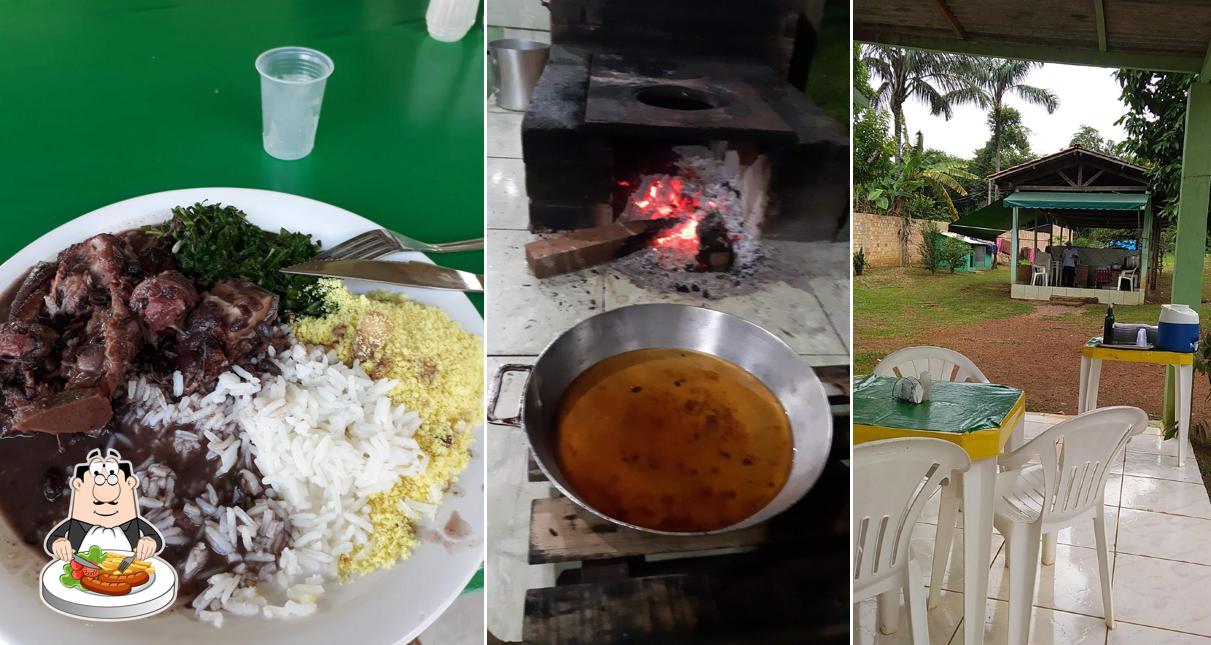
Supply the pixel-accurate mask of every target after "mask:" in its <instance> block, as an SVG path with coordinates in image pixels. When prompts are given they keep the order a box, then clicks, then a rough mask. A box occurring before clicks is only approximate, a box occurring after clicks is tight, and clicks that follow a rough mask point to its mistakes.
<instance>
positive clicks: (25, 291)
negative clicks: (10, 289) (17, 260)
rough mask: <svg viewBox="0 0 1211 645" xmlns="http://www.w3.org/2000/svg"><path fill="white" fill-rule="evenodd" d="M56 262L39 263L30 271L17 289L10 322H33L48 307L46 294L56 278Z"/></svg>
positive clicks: (9, 317)
mask: <svg viewBox="0 0 1211 645" xmlns="http://www.w3.org/2000/svg"><path fill="white" fill-rule="evenodd" d="M55 268H56V264H55V263H54V262H39V263H38V264H36V265H34V268H32V269H30V271H29V273H28V274H26V276H25V281H24V282H22V283H21V286H20V287H18V288H17V293H16V295H14V296H13V301H12V303H11V304H10V306H9V310H8V319H9V320H33V319H34V318H35V317H37V315H38V314H39V313H41V312H42V307H43V306H45V305H46V301H45V299H46V294H47V293H50V283H51V280H53V279H54V278H55Z"/></svg>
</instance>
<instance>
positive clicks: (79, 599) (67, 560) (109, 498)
mask: <svg viewBox="0 0 1211 645" xmlns="http://www.w3.org/2000/svg"><path fill="white" fill-rule="evenodd" d="M138 487H139V480H138V478H137V477H135V475H134V470H133V468H132V467H131V463H130V462H129V461H124V460H123V459H122V457H121V455H119V454H118V452H117V451H116V450H107V451H106V452H105V453H104V454H103V453H102V452H101V451H100V450H93V451H92V452H90V453H88V456H87V457H86V458H85V463H82V464H76V468H75V471H74V472H73V474H72V479H71V510H70V516H69V517H67V518H66V519H64V520H63V521H62V522H60V523H59V524H58V525H56V526H55V528H53V529H51V532H50V533H49V534H48V535H47V536H46V542H45V548H46V552H47V554H49V555H50V556H51V557H52V558H54V560H53V561H52V562H51V563H50V564H48V565H46V567H45V568H43V569H42V585H41V587H42V591H41V593H42V601H43V602H44V603H46V606H48V607H50V608H51V609H54V610H55V611H57V612H59V613H61V614H64V615H67V616H71V617H74V618H81V619H84V620H132V619H135V618H144V617H147V616H151V615H152V614H155V613H158V612H160V611H163V610H164V609H167V608H169V607H170V606H172V603H173V601H174V600H175V599H176V597H177V574H176V571H175V570H174V569H173V567H172V565H170V564H168V563H167V562H165V561H164V560H161V559H160V558H158V557H156V554H157V553H159V552H160V551H161V550H162V549H163V548H164V537H163V536H162V535H160V532H159V530H157V529H156V527H155V526H153V525H152V524H151V523H149V522H148V521H147V520H144V519H143V518H142V517H140V516H139V500H138V492H137V490H138Z"/></svg>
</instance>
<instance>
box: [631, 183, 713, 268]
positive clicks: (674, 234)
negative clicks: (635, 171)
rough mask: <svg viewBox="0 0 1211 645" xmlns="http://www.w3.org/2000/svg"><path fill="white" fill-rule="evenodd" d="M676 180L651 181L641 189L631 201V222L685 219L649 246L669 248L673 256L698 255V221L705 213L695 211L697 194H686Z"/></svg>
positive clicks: (683, 186)
mask: <svg viewBox="0 0 1211 645" xmlns="http://www.w3.org/2000/svg"><path fill="white" fill-rule="evenodd" d="M686 188H687V187H686V183H685V181H684V180H683V179H682V178H680V177H669V178H668V179H665V180H662V179H659V178H652V179H650V180H649V182H648V183H647V186H646V188H645V189H644V190H639V191H636V193H637V195H636V196H633V197H632V198H631V205H632V206H633V211H634V213H635V219H670V218H677V219H685V220H686V221H685V222H682V223H680V224H677V225H675V226H674V227H673V228H671V229H669V231H668V232H667V233H665V234H664V235H662V236H660V237H657V238H656V239H655V240H653V241H652V244H653V245H654V246H657V247H661V248H669V249H671V250H673V251H675V252H676V254H677V255H681V256H686V257H693V256H694V254H696V253H697V252H698V245H699V239H698V222H699V221H701V220H702V218H703V217H704V216H705V213H704V212H702V211H701V210H700V209H699V204H698V197H697V195H693V194H689V193H688V192H687V190H686Z"/></svg>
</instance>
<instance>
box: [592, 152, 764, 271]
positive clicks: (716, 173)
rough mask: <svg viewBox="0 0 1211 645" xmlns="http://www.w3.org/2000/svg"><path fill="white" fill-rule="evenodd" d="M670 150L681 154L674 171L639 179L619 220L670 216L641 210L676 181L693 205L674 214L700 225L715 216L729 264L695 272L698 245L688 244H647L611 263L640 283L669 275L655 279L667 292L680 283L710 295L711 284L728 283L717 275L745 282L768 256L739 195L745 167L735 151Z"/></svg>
mask: <svg viewBox="0 0 1211 645" xmlns="http://www.w3.org/2000/svg"><path fill="white" fill-rule="evenodd" d="M674 151H675V152H677V154H678V156H679V159H678V161H677V163H676V166H677V172H676V173H674V174H665V173H656V174H649V175H642V176H641V177H640V183H639V186H638V187H637V188H636V190H635V191H634V192H633V193H632V197H631V198H630V199H629V200H628V202H627V206H626V208H625V209H624V210H623V213H622V215H621V217H620V219H621V220H622V221H637V220H647V219H652V217H653V215H654V214H655V215H668V214H667V213H666V214H659V213H653V212H652V210H651V209H650V208H647V209H645V206H646V201H647V200H646V199H645V198H646V197H647V196H649V195H650V194H651V191H652V187H653V186H657V187H658V188H657V191H656V193H657V194H658V195H666V194H668V192H669V191H670V188H669V186H671V185H673V184H674V182H680V185H681V191H680V193H681V194H682V195H684V196H685V197H686V198H687V199H686V200H684V202H688V201H689V199H688V198H692V199H693V203H695V204H696V206H693V207H689V206H686V207H684V208H682V209H680V210H679V212H676V213H673V214H672V215H673V216H676V217H688V218H690V219H693V220H696V221H699V222H701V221H702V219H703V218H705V217H706V216H707V215H708V214H709V213H711V212H716V213H718V214H719V216H720V217H721V218H722V220H723V223H724V226H725V227H726V229H727V231H728V239H729V240H730V243H731V249H732V254H733V262H732V266H731V268H730V270H728V271H716V272H711V271H705V272H704V271H695V270H693V268H694V266H695V264H696V263H697V257H696V256H697V247H694V246H693V245H687V244H673V245H661V246H656V245H650V246H648V247H647V248H645V249H643V250H641V251H639V252H637V253H633V254H631V255H629V256H626V257H624V258H622V259H620V260H617V261H615V263H614V266H616V267H618V269H619V270H621V271H622V272H624V273H626V274H628V275H631V276H633V277H635V278H637V279H641V280H647V279H648V278H649V277H650V276H653V275H656V274H659V273H671V274H674V276H673V277H672V279H671V280H657V281H658V282H666V283H667V284H668V286H669V288H676V287H677V286H678V285H681V284H685V285H687V287H688V286H689V285H697V286H698V291H699V292H701V291H702V290H703V289H706V290H707V291H710V290H711V287H712V286H714V287H715V288H716V289H720V287H722V283H721V281H722V280H726V279H727V278H720V276H721V275H722V276H727V277H728V278H732V279H734V281H741V282H743V281H747V280H748V279H750V278H751V277H752V276H753V275H754V274H756V273H757V272H758V270H759V268H760V265H761V263H762V262H763V260H764V259H765V256H766V253H765V251H764V249H763V245H762V244H761V241H760V239H759V236H760V218H750V217H747V215H746V213H745V210H744V199H743V196H742V195H741V192H740V188H741V186H742V185H743V184H744V181H743V172H744V169H743V168H742V167H741V166H740V163H739V157H738V155H737V154H736V153H735V152H734V151H727V152H724V153H723V154H719V155H717V154H715V153H714V152H712V151H711V150H710V149H708V148H706V147H703V146H679V147H677V148H674ZM750 201H751V200H750ZM641 204H643V205H644V206H641ZM662 235H663V234H662Z"/></svg>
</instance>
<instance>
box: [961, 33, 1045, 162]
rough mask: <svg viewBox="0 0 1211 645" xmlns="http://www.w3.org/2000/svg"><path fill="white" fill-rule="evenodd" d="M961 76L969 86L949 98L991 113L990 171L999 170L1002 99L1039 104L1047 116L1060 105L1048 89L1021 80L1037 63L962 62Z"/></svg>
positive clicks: (991, 59)
mask: <svg viewBox="0 0 1211 645" xmlns="http://www.w3.org/2000/svg"><path fill="white" fill-rule="evenodd" d="M962 61H963V63H962V67H963V68H964V70H963V72H962V73H963V75H964V76H965V77H967V78H969V79H971V86H970V87H968V88H965V89H963V90H960V91H959V92H957V93H956V94H955V96H954V97H952V100H954V101H968V102H974V103H977V104H979V105H980V107H982V108H985V109H987V110H989V111H990V117H991V118H990V124H991V126H992V142H993V151H994V154H993V171H994V172H1000V171H1001V151H1002V149H1003V147H1004V142H1003V138H1002V135H1003V134H1004V130H1003V129H1002V128H1003V122H1004V114H1003V112H1004V111H1005V109H1006V108H1007V107H1008V106H1007V105H1005V99H1006V98H1007V97H1008V96H1009V94H1011V93H1012V94H1016V95H1017V97H1018V98H1019V99H1021V100H1023V101H1025V102H1027V103H1029V104H1031V105H1041V106H1043V107H1044V108H1046V109H1047V113H1048V114H1051V113H1053V112H1055V110H1056V108H1057V107H1059V105H1060V100H1059V98H1058V97H1057V96H1056V95H1055V92H1052V91H1051V90H1048V89H1045V88H1041V87H1035V86H1033V85H1027V84H1025V83H1023V82H1022V81H1024V80H1026V77H1027V76H1028V75H1029V74H1030V70H1031V69H1034V68H1035V67H1041V66H1042V65H1043V64H1042V63H1039V62H1036V61H1025V60H1009V59H1003V58H976V57H971V56H968V57H964V58H963V59H962Z"/></svg>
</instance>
